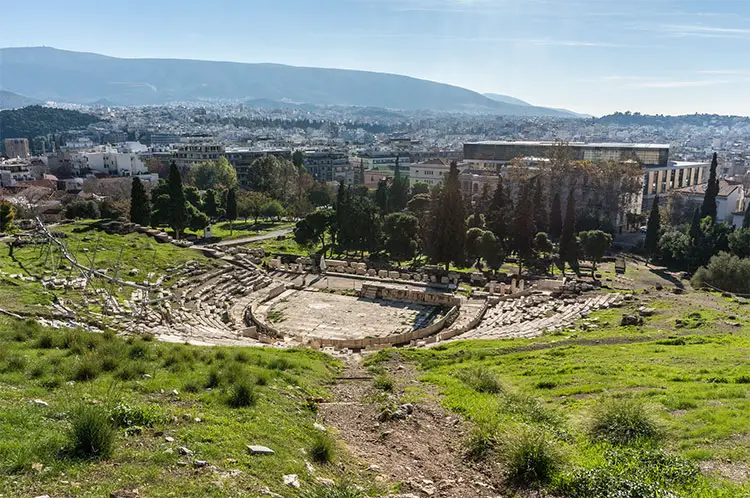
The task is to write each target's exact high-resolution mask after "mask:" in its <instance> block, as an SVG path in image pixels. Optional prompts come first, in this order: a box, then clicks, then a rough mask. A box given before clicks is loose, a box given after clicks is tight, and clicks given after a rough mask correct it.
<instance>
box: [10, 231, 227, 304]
mask: <svg viewBox="0 0 750 498" xmlns="http://www.w3.org/2000/svg"><path fill="white" fill-rule="evenodd" d="M93 223H94V222H92V221H79V222H75V223H71V224H64V225H59V226H55V227H53V229H52V230H53V231H54V232H62V233H64V234H66V235H67V237H65V238H64V240H65V243H66V244H67V247H68V251H69V252H70V253H71V254H73V255H74V256H75V257H76V259H77V260H78V262H79V263H80V264H82V265H85V266H89V265H90V262H89V258H90V257H91V258H95V260H94V261H95V265H96V267H97V268H98V269H100V270H103V269H109V275H114V271H115V267H116V266H117V263H118V261H120V273H119V275H118V276H119V277H120V278H124V279H126V280H128V279H130V280H134V281H137V282H142V281H143V279H145V278H146V276H147V275H148V273H151V272H153V273H154V274H155V276H156V277H159V276H163V277H164V278H165V281H166V282H167V283H168V282H169V280H170V278H171V275H170V274H169V273H167V272H166V271H165V270H166V269H168V268H171V267H175V266H178V265H181V264H183V263H185V262H188V261H198V262H200V263H204V264H214V262H213V260H211V259H209V258H206V257H205V256H204V255H203V253H202V252H200V251H198V250H195V249H190V248H182V247H177V246H175V245H173V244H161V243H158V242H156V241H155V240H154V239H153V238H151V237H149V236H147V235H143V234H138V233H131V234H128V235H124V236H123V235H109V234H107V233H105V232H103V231H100V230H96V229H93V228H92V227H91V225H92V224H93ZM41 250H42V246H40V245H36V246H34V245H27V246H24V247H19V248H16V249H15V250H14V252H13V258H11V257H10V254H9V251H8V247H7V245H5V244H3V247H1V248H0V269H1V270H3V271H4V272H6V273H8V274H18V275H24V276H35V277H37V278H40V277H45V276H50V277H51V276H57V277H58V278H64V277H67V276H68V275H71V276H73V277H76V276H79V275H80V273H78V272H72V273H71V272H70V270H69V269H67V270H66V269H65V268H69V266H68V262H67V260H63V261H62V266H63V268H61V265H60V262H59V261H56V262H55V265H56V268H55V270H56V273H53V271H52V270H53V262H52V261H53V259H52V258H51V257H50V258H45V257H44V255H43V254H42V253H41ZM121 253H122V258H120V254H121ZM40 254H41V255H42V256H41V257H40ZM45 259H46V262H45ZM56 259H59V255H58V256H57V258H56ZM131 269H138V270H139V274H138V275H137V276H129V275H128V272H130V270H131ZM58 294H60V297H64V298H65V299H78V298H80V293H79V292H78V291H67V292H63V291H59V292H58ZM52 298H53V294H52V292H47V291H44V290H43V289H42V287H41V284H40V283H39V282H26V281H21V280H18V279H11V278H7V277H5V278H2V279H0V303H1V304H0V307H2V308H4V309H7V310H10V311H23V310H26V311H28V310H29V306H34V305H36V304H41V305H48V304H50V303H51V301H52Z"/></svg>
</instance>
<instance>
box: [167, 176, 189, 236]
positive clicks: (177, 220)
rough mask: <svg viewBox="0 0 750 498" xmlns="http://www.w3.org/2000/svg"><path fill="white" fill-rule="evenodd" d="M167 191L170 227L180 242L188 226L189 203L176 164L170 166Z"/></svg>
mask: <svg viewBox="0 0 750 498" xmlns="http://www.w3.org/2000/svg"><path fill="white" fill-rule="evenodd" d="M167 190H168V192H169V214H168V215H169V226H170V227H172V230H174V233H175V238H176V239H177V240H179V239H180V237H181V236H182V231H183V230H184V229H185V227H186V226H187V224H188V202H187V200H186V199H185V191H184V190H183V188H182V177H181V176H180V170H179V169H177V165H176V164H175V163H172V164H171V165H170V166H169V177H168V178H167Z"/></svg>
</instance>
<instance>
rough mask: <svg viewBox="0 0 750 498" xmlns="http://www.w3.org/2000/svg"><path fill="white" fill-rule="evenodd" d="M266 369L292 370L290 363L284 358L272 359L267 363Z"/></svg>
mask: <svg viewBox="0 0 750 498" xmlns="http://www.w3.org/2000/svg"><path fill="white" fill-rule="evenodd" d="M268 368H270V369H271V370H289V369H290V368H292V363H291V362H290V361H289V360H287V359H286V358H274V359H273V360H271V361H269V362H268Z"/></svg>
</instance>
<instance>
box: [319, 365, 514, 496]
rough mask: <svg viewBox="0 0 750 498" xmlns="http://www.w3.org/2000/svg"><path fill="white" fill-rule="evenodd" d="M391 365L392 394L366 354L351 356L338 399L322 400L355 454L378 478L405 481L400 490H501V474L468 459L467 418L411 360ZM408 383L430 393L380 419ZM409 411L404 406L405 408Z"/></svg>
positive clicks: (324, 416)
mask: <svg viewBox="0 0 750 498" xmlns="http://www.w3.org/2000/svg"><path fill="white" fill-rule="evenodd" d="M386 369H387V370H388V371H389V375H390V376H391V378H393V379H394V380H395V383H394V384H395V385H394V388H393V394H390V395H388V394H386V393H385V392H384V391H382V390H379V389H376V388H375V387H374V386H373V381H372V378H371V374H370V373H369V372H367V371H366V370H365V369H364V368H363V367H362V364H361V357H360V356H358V355H353V356H351V357H350V359H349V360H348V361H347V364H346V368H345V370H344V372H343V373H342V375H341V377H340V379H339V380H338V382H337V383H336V385H335V386H334V387H333V388H332V392H333V399H332V401H331V402H328V403H322V404H320V405H319V414H320V415H319V416H320V418H321V421H322V422H324V423H325V424H326V425H328V426H329V427H333V428H335V430H336V431H337V436H338V437H339V438H340V439H341V440H343V441H344V443H345V444H346V446H347V448H348V450H349V451H350V452H351V454H353V455H354V456H355V457H356V458H357V459H359V460H360V461H361V462H363V463H364V464H365V465H368V466H369V469H370V470H371V471H372V472H373V473H374V474H375V475H376V477H375V480H376V481H377V482H380V483H382V484H384V485H385V486H387V485H388V484H389V483H390V484H396V483H401V487H400V490H399V493H400V494H399V495H397V496H403V497H406V496H417V497H424V496H435V497H459V496H460V497H466V498H471V497H497V496H500V493H499V492H498V490H497V488H496V487H495V486H493V483H497V481H498V479H497V478H493V477H491V476H487V475H485V474H483V473H482V472H480V471H479V470H478V469H476V468H472V467H469V466H468V465H466V463H465V461H464V459H463V455H462V443H463V441H464V439H465V437H466V431H467V430H468V427H467V426H466V424H464V423H463V422H462V421H461V420H460V419H459V418H458V417H456V416H455V415H452V414H450V413H448V412H446V411H445V410H444V409H443V408H442V407H441V406H440V405H439V404H438V402H437V399H436V398H437V397H436V394H435V392H430V391H434V390H433V389H432V388H431V386H425V385H424V384H421V383H419V381H417V380H416V378H415V372H414V371H413V369H412V368H411V367H410V366H408V365H391V366H389V367H386ZM407 387H410V388H411V389H409V392H411V393H413V392H414V391H415V390H422V392H423V393H424V395H420V396H419V400H418V401H416V402H414V403H413V405H412V406H413V411H412V413H411V414H410V415H406V416H405V418H403V419H395V420H388V421H381V422H379V421H378V415H379V414H380V412H381V407H382V406H387V405H390V404H392V405H393V406H394V408H395V407H397V406H399V398H403V395H404V389H405V388H407ZM401 404H402V405H403V403H401ZM407 411H408V410H407V409H404V410H402V412H403V413H404V414H405V413H406V412H407ZM385 486H384V487H385Z"/></svg>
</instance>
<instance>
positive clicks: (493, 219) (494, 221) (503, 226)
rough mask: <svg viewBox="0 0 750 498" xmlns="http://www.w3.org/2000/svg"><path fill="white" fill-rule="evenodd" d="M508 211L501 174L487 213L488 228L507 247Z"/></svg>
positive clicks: (499, 242)
mask: <svg viewBox="0 0 750 498" xmlns="http://www.w3.org/2000/svg"><path fill="white" fill-rule="evenodd" d="M507 212H508V199H507V197H506V196H505V188H504V186H503V177H502V176H500V177H498V182H497V187H496V188H495V193H494V195H493V196H492V200H491V201H490V207H489V212H488V213H487V228H489V229H490V230H491V231H492V233H494V234H495V237H496V238H497V242H498V244H500V245H501V246H502V247H506V242H505V241H506V239H507V237H508V222H507Z"/></svg>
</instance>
